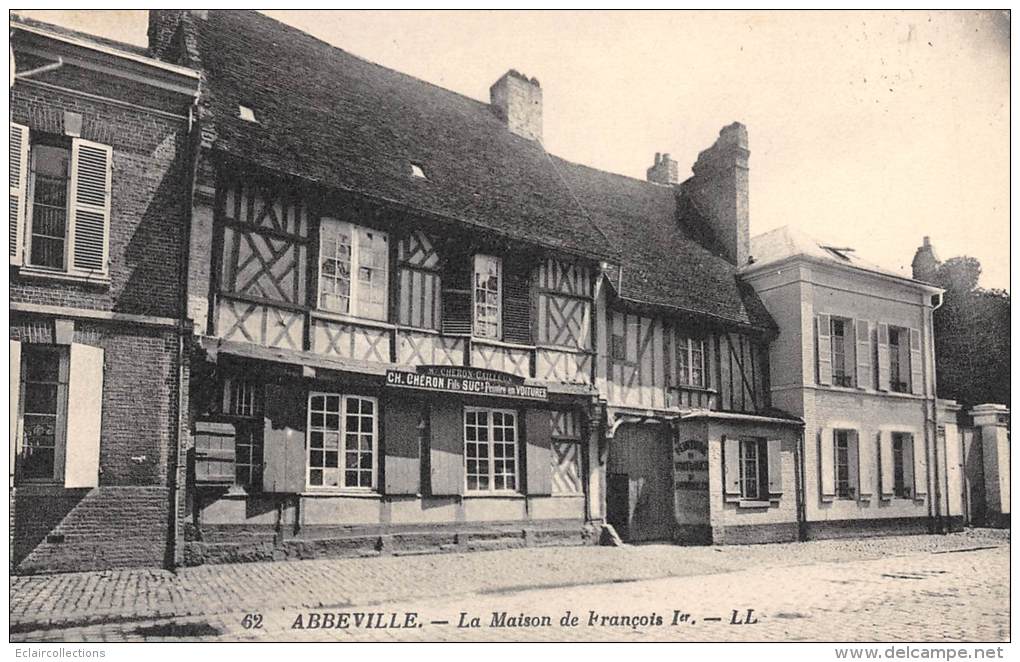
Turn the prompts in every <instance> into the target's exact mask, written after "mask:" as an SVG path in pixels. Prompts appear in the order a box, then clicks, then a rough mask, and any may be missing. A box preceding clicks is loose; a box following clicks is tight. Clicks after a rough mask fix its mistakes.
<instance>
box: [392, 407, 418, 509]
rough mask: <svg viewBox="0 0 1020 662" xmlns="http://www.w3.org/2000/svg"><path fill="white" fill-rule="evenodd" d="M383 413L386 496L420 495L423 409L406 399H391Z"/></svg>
mask: <svg viewBox="0 0 1020 662" xmlns="http://www.w3.org/2000/svg"><path fill="white" fill-rule="evenodd" d="M385 407H386V408H385V410H384V411H383V435H384V436H383V449H384V451H385V453H386V459H385V463H386V464H385V467H386V469H385V478H386V481H385V486H386V494H410V495H415V494H418V490H419V481H420V478H421V448H420V445H419V442H418V420H419V419H420V418H421V406H420V405H419V404H418V403H417V402H415V401H409V400H407V399H406V398H391V399H390V400H389V401H388V402H387V403H386V405H385Z"/></svg>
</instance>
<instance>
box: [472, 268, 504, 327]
mask: <svg viewBox="0 0 1020 662" xmlns="http://www.w3.org/2000/svg"><path fill="white" fill-rule="evenodd" d="M502 279H503V262H502V260H500V259H499V258H498V257H493V256H491V255H475V280H474V300H475V316H474V335H475V336H477V337H479V338H497V339H498V338H499V337H500V320H501V319H502V297H501V296H500V295H501V293H502V289H503V288H502V285H501V282H502Z"/></svg>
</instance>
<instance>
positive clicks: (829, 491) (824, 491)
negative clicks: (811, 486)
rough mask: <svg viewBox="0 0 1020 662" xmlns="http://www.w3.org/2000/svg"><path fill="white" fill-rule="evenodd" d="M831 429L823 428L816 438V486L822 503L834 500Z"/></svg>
mask: <svg viewBox="0 0 1020 662" xmlns="http://www.w3.org/2000/svg"><path fill="white" fill-rule="evenodd" d="M834 441H835V438H834V435H833V429H832V428H823V429H822V431H821V433H820V434H819V436H818V484H819V487H820V490H821V497H822V501H832V500H833V499H835V498H836V475H835V474H836V465H835V454H834V448H833V444H834Z"/></svg>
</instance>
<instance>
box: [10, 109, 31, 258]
mask: <svg viewBox="0 0 1020 662" xmlns="http://www.w3.org/2000/svg"><path fill="white" fill-rule="evenodd" d="M10 149H11V151H10V185H11V197H10V208H9V213H10V224H11V225H10V229H9V234H8V238H9V239H8V240H9V254H10V263H11V264H14V265H20V264H21V263H22V257H23V255H24V248H23V247H24V245H25V205H26V198H27V195H26V193H25V192H26V190H27V189H28V127H27V126H22V125H21V124H14V123H13V122H12V123H11V145H10Z"/></svg>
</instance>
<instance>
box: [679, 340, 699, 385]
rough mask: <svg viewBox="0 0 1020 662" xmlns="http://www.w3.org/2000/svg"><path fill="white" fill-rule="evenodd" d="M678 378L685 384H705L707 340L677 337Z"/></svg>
mask: <svg viewBox="0 0 1020 662" xmlns="http://www.w3.org/2000/svg"><path fill="white" fill-rule="evenodd" d="M676 368H677V379H679V381H680V384H681V385H683V386H698V387H703V386H705V341H704V340H701V339H699V338H683V337H680V338H677V346H676Z"/></svg>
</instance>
